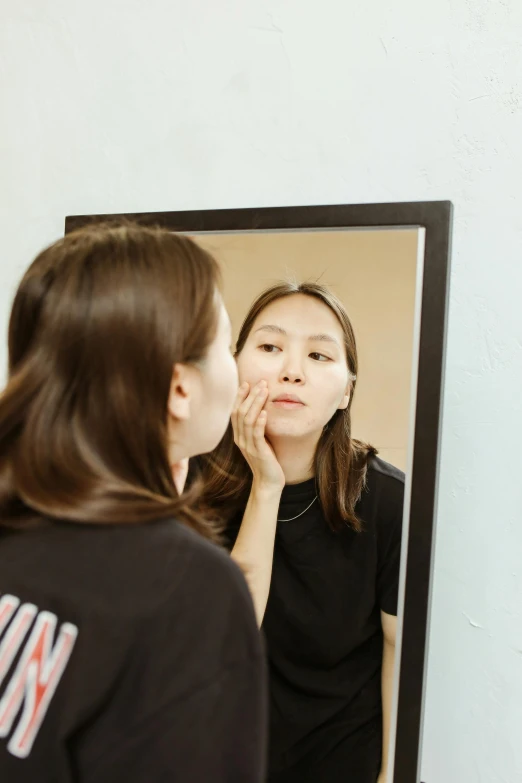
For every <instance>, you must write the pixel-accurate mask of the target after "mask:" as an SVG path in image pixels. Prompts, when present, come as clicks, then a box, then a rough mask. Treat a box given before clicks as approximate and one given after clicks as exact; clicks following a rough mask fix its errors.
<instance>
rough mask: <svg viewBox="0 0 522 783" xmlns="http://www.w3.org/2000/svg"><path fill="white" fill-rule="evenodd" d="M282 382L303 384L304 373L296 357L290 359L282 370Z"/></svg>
mask: <svg viewBox="0 0 522 783" xmlns="http://www.w3.org/2000/svg"><path fill="white" fill-rule="evenodd" d="M280 380H281V381H283V382H286V383H303V382H304V372H303V368H302V365H301V362H300V361H299V360H298V359H297V358H295V357H288V358H287V359H286V361H285V362H284V363H283V366H282V368H281V375H280Z"/></svg>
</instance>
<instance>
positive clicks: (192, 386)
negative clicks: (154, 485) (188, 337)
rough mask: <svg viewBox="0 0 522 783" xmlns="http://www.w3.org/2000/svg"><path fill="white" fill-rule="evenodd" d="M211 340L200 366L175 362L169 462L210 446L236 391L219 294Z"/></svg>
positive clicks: (226, 320) (234, 367) (222, 430)
mask: <svg viewBox="0 0 522 783" xmlns="http://www.w3.org/2000/svg"><path fill="white" fill-rule="evenodd" d="M218 309H219V320H218V328H217V332H216V335H215V338H214V341H213V342H212V344H211V345H210V346H209V349H208V353H207V356H206V358H205V360H204V361H203V362H202V363H201V365H200V366H198V367H194V366H191V365H176V367H175V370H174V374H173V379H172V386H171V393H170V398H169V413H170V417H169V439H170V442H171V447H170V459H171V463H174V462H176V461H177V460H179V459H182V458H183V457H193V456H196V455H197V454H206V453H208V452H209V451H212V449H214V448H215V447H216V446H217V445H218V443H219V441H220V440H221V438H222V437H223V435H224V434H225V431H226V428H227V426H228V423H229V421H230V414H231V412H232V407H233V405H234V402H235V399H236V395H237V391H238V376H237V365H236V362H235V360H234V357H233V355H232V352H231V340H232V332H231V327H230V319H229V317H228V313H227V311H226V309H225V306H224V304H223V301H222V299H221V297H219V298H218Z"/></svg>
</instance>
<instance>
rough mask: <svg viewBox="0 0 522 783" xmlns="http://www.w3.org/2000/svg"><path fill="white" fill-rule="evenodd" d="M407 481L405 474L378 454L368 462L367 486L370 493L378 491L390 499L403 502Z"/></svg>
mask: <svg viewBox="0 0 522 783" xmlns="http://www.w3.org/2000/svg"><path fill="white" fill-rule="evenodd" d="M405 482H406V476H405V474H404V473H403V471H402V470H400V469H399V468H397V467H395V465H391V464H390V463H389V462H385V461H384V460H383V459H380V458H379V457H376V456H374V457H372V458H371V459H370V461H369V462H368V471H367V475H366V486H367V490H368V491H369V492H370V493H377V494H379V495H380V496H383V498H384V499H386V498H387V499H389V500H390V501H393V500H396V501H401V502H402V500H403V499H404V485H405Z"/></svg>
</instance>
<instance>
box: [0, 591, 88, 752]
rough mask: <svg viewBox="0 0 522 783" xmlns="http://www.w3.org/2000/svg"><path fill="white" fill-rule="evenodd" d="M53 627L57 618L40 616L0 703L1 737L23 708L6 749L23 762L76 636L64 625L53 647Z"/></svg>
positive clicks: (72, 630)
mask: <svg viewBox="0 0 522 783" xmlns="http://www.w3.org/2000/svg"><path fill="white" fill-rule="evenodd" d="M25 606H28V607H29V606H31V604H25V605H24V606H22V607H21V608H20V612H22V611H23V610H24V607H25ZM15 623H16V620H15ZM56 625H57V617H56V615H54V614H52V613H51V612H45V611H44V612H40V614H39V615H38V617H37V619H36V622H35V624H34V628H33V630H32V633H31V635H30V637H29V639H28V640H27V642H26V643H25V645H24V651H23V653H22V657H21V658H20V661H19V663H18V666H17V667H16V670H15V672H14V674H13V676H12V677H11V679H10V681H9V684H8V686H7V689H6V691H5V693H4V695H3V697H2V699H1V700H0V737H6V736H7V735H8V734H9V732H10V731H11V728H12V725H13V721H14V719H15V716H16V715H17V714H18V712H19V710H20V708H21V706H22V704H23V710H22V713H21V716H20V720H19V722H18V725H17V727H16V730H15V732H14V733H13V736H12V737H11V739H10V741H9V743H8V745H7V749H8V750H9V751H10V752H11V753H12V754H13V755H14V756H18V757H20V758H25V757H26V756H28V755H29V753H30V751H31V748H32V746H33V742H34V740H35V738H36V735H37V733H38V729H39V728H40V726H41V723H42V721H43V719H44V717H45V713H46V712H47V709H48V707H49V703H50V701H51V699H52V696H53V694H54V692H55V690H56V688H57V686H58V683H59V681H60V678H61V676H62V674H63V672H64V669H65V667H66V665H67V662H68V660H69V658H70V656H71V653H72V650H73V647H74V643H75V641H76V637H77V636H78V629H77V627H76V626H75V625H72V624H71V623H63V625H62V626H61V627H60V631H59V634H58V637H57V639H56V642H55V643H54V646H52V641H53V638H54V632H55V629H56Z"/></svg>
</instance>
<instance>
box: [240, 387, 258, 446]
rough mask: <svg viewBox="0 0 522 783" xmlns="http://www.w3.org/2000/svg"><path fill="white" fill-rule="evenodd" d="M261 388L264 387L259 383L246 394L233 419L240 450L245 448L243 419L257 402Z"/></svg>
mask: <svg viewBox="0 0 522 783" xmlns="http://www.w3.org/2000/svg"><path fill="white" fill-rule="evenodd" d="M263 387H264V383H263V381H260V383H258V384H256V385H255V386H254V387H253V388H252V390H251V391H250V393H249V394H248V396H247V398H246V399H245V400H244V402H243V403H242V404H241V405H240V406H239V408H238V410H237V414H236V417H235V424H236V432H237V438H238V440H237V445H238V446H239V447H240V448H244V447H245V446H246V430H245V418H246V416H247V415H248V414H249V411H250V410H251V408H252V406H253V405H254V403H255V402H256V401H257V397H258V394H259V391H260V390H261V388H263ZM256 418H257V414H256Z"/></svg>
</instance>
